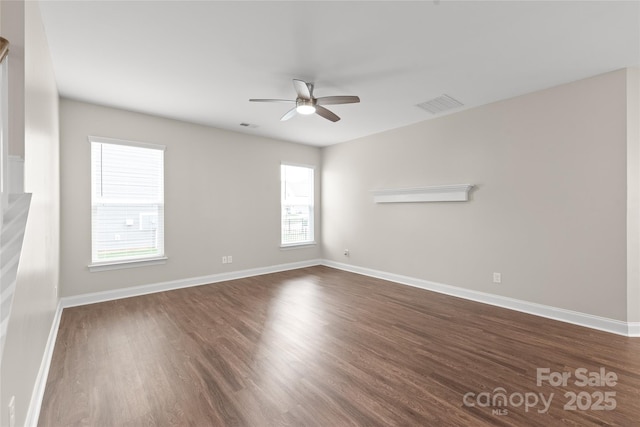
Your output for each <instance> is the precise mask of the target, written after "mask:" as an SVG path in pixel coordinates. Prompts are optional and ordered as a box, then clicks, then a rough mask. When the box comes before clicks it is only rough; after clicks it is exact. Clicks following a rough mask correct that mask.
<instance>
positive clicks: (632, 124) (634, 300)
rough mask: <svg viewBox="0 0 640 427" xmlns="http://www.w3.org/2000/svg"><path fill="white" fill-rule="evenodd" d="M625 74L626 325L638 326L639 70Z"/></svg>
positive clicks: (639, 220) (639, 230) (639, 212)
mask: <svg viewBox="0 0 640 427" xmlns="http://www.w3.org/2000/svg"><path fill="white" fill-rule="evenodd" d="M626 71H627V73H626V74H627V81H626V89H627V108H626V113H627V117H626V118H627V120H626V124H627V129H626V135H627V321H628V322H640V68H628V69H627V70H626ZM635 336H637V335H635Z"/></svg>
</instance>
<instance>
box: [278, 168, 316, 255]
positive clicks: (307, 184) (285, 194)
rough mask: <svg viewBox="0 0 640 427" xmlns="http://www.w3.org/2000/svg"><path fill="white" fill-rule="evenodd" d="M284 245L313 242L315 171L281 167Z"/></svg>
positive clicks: (282, 235)
mask: <svg viewBox="0 0 640 427" xmlns="http://www.w3.org/2000/svg"><path fill="white" fill-rule="evenodd" d="M280 174H281V179H280V181H281V191H282V195H281V213H282V221H281V244H282V246H287V245H299V244H307V243H313V239H314V237H313V168H311V167H305V166H293V165H284V164H283V165H281V169H280Z"/></svg>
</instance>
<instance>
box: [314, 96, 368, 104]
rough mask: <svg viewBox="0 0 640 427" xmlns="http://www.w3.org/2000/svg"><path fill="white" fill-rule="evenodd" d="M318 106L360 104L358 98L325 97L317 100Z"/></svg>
mask: <svg viewBox="0 0 640 427" xmlns="http://www.w3.org/2000/svg"><path fill="white" fill-rule="evenodd" d="M316 102H317V104H318V105H331V104H355V103H357V102H360V98H358V97H357V96H323V97H320V98H317V99H316Z"/></svg>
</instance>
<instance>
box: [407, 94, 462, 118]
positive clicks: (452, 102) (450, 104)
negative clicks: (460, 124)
mask: <svg viewBox="0 0 640 427" xmlns="http://www.w3.org/2000/svg"><path fill="white" fill-rule="evenodd" d="M463 105H464V104H463V103H462V102H460V101H458V100H457V99H454V98H452V97H450V96H449V95H446V94H444V95H442V96H439V97H437V98H433V99H431V100H429V101H425V102H423V103H421V104H418V105H417V106H418V107H420V108H422V109H423V110H426V111H428V112H430V113H431V114H438V113H442V112H443V111H447V110H453V109H454V108H458V107H462V106H463Z"/></svg>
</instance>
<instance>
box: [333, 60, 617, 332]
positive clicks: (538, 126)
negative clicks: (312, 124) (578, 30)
mask: <svg viewBox="0 0 640 427" xmlns="http://www.w3.org/2000/svg"><path fill="white" fill-rule="evenodd" d="M625 120H626V72H625V71H624V70H622V71H618V72H613V73H609V74H605V75H601V76H598V77H594V78H591V79H587V80H582V81H578V82H574V83H570V84H566V85H563V86H559V87H555V88H552V89H548V90H543V91H540V92H536V93H532V94H528V95H524V96H520V97H517V98H514V99H510V100H506V101H502V102H498V103H494V104H491V105H487V106H483V107H479V108H475V109H470V110H467V111H463V112H460V113H458V114H451V115H448V116H444V117H441V118H436V119H433V120H429V121H425V122H422V123H419V124H415V125H412V126H408V127H404V128H401V129H396V130H392V131H388V132H385V133H381V134H377V135H373V136H368V137H365V138H362V139H359V140H355V141H351V142H348V143H345V144H339V145H335V146H331V147H328V148H326V149H324V150H323V159H322V161H323V173H322V176H323V181H322V185H323V193H322V220H323V224H322V227H323V239H322V240H323V254H324V258H326V259H329V260H333V261H338V262H343V263H348V264H353V265H355V266H360V267H366V268H371V269H376V270H381V271H384V272H389V273H396V274H401V275H405V276H410V277H414V278H418V279H424V280H430V281H434V282H439V283H444V284H448V285H453V286H459V287H463V288H468V289H472V290H477V291H482V292H487V293H492V294H497V295H503V296H507V297H513V298H517V299H522V300H526V301H530V302H534V303H540V304H545V305H550V306H554V307H559V308H564V309H569V310H575V311H579V312H583V313H590V314H593V315H597V316H603V317H607V318H611V319H617V320H626V311H627V306H626V296H627V279H626V271H627V270H626V267H627V265H626V259H627V258H626V257H627V253H626V244H627V243H626V238H627V235H626V215H627V211H626V199H627V192H626V183H627V175H626V149H627V139H626V121H625ZM463 183H470V184H475V185H476V186H477V189H475V190H474V191H473V192H472V196H471V200H470V201H469V202H466V203H465V202H458V203H420V204H374V203H373V202H372V197H371V195H370V193H369V191H370V190H373V189H385V188H403V187H420V186H429V185H439V184H463ZM345 248H348V249H349V250H350V251H351V256H350V257H349V258H347V257H344V256H343V254H342V251H343V250H344V249H345ZM493 272H500V273H502V284H500V285H498V284H493V283H492V273H493Z"/></svg>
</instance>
